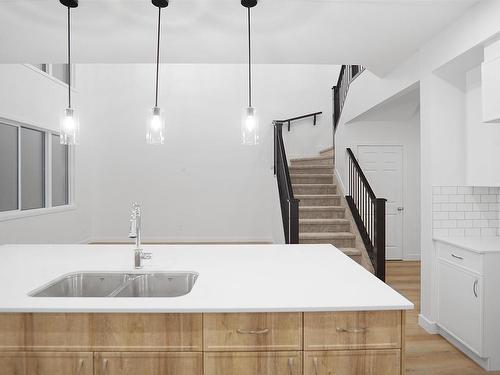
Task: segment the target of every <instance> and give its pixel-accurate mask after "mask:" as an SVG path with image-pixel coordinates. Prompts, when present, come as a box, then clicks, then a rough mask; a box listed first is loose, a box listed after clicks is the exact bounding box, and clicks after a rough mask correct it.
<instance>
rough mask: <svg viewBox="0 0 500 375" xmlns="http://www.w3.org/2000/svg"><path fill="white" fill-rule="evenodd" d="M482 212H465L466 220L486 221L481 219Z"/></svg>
mask: <svg viewBox="0 0 500 375" xmlns="http://www.w3.org/2000/svg"><path fill="white" fill-rule="evenodd" d="M481 214H482V212H465V218H466V219H470V220H474V219H485V218H483V217H481Z"/></svg>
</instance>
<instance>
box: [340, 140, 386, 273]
mask: <svg viewBox="0 0 500 375" xmlns="http://www.w3.org/2000/svg"><path fill="white" fill-rule="evenodd" d="M347 163H348V170H347V173H348V177H347V180H348V182H349V189H348V193H349V194H348V195H346V200H347V204H348V206H349V208H350V210H351V212H352V216H353V218H354V221H355V223H356V226H357V227H358V230H359V233H360V235H361V238H362V240H363V243H364V245H365V247H366V250H367V252H368V255H369V256H370V260H371V262H372V265H373V268H374V270H375V275H376V276H377V277H378V278H379V279H381V280H382V281H385V205H386V199H384V198H377V196H376V195H375V193H374V192H373V189H372V187H371V186H370V183H369V182H368V179H367V178H366V176H365V174H364V173H363V170H362V169H361V167H360V165H359V163H358V161H357V160H356V157H355V156H354V153H353V152H352V150H351V149H350V148H348V149H347Z"/></svg>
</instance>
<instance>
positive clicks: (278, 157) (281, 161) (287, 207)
mask: <svg viewBox="0 0 500 375" xmlns="http://www.w3.org/2000/svg"><path fill="white" fill-rule="evenodd" d="M273 125H274V175H275V176H276V179H277V182H278V193H279V197H280V206H281V218H282V220H283V230H284V234H285V242H286V243H287V244H298V243H299V200H298V199H295V197H294V195H293V188H292V180H291V178H290V172H289V170H288V161H287V157H286V151H285V144H284V142H283V122H281V121H273Z"/></svg>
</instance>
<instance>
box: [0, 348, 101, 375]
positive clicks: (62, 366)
mask: <svg viewBox="0 0 500 375" xmlns="http://www.w3.org/2000/svg"><path fill="white" fill-rule="evenodd" d="M93 373H94V362H93V355H92V353H50V352H47V353H29V352H18V353H13V352H11V353H0V375H93Z"/></svg>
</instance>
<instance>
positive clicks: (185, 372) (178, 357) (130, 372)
mask: <svg viewBox="0 0 500 375" xmlns="http://www.w3.org/2000/svg"><path fill="white" fill-rule="evenodd" d="M94 367H95V374H96V375H139V374H140V375H159V374H175V375H203V355H202V354H201V353H164V352H156V353H151V352H148V353H146V352H143V353H96V354H95V362H94Z"/></svg>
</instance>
